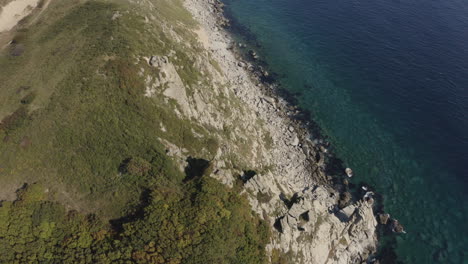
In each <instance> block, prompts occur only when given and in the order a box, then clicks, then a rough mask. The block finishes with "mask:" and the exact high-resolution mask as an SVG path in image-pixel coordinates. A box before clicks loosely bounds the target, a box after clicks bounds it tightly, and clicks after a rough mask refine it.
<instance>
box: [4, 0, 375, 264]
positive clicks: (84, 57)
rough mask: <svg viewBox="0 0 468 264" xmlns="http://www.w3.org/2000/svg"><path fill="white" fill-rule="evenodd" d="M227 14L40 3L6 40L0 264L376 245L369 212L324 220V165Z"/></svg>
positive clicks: (277, 255)
mask: <svg viewBox="0 0 468 264" xmlns="http://www.w3.org/2000/svg"><path fill="white" fill-rule="evenodd" d="M7 2H8V1H7ZM217 6H218V5H217V2H211V1H195V0H193V1H188V0H187V1H186V2H182V1H179V0H142V1H126V0H115V1H110V0H109V1H106V0H93V1H84V0H61V1H53V0H52V1H40V2H39V5H38V6H37V8H35V9H32V10H31V14H30V15H29V16H27V17H26V18H24V19H22V20H21V21H20V22H19V23H18V25H17V26H16V27H14V28H13V29H12V30H10V31H4V32H2V33H0V40H2V41H3V42H4V43H5V44H6V45H5V46H3V44H2V47H3V48H2V50H1V55H0V69H2V71H1V72H0V95H1V96H0V120H1V123H0V182H1V183H2V184H1V185H0V200H4V201H3V202H2V203H1V207H0V223H2V224H1V226H0V252H1V254H0V258H1V259H0V262H5V263H27V262H31V263H77V262H82V263H96V262H99V263H110V262H112V263H114V262H116V263H133V262H135V263H263V262H272V263H288V262H291V263H300V262H302V263H311V261H312V262H314V263H315V262H317V263H319V262H322V261H323V260H326V261H328V259H330V260H333V259H334V260H333V261H344V262H341V263H346V262H348V259H349V260H350V261H353V262H355V261H356V262H357V261H362V260H363V259H365V257H362V256H361V254H369V253H370V252H372V251H373V249H372V247H374V249H375V237H374V234H373V232H374V228H375V223H374V222H375V220H374V217H373V215H372V208H371V207H370V206H369V205H367V203H365V202H358V203H356V204H355V205H350V206H352V208H354V209H355V211H356V213H354V214H352V215H350V216H349V219H348V220H346V221H342V220H339V219H338V218H337V217H336V216H335V215H334V214H332V213H330V212H328V208H329V207H332V206H335V205H336V203H337V201H338V198H339V196H340V195H339V194H338V193H337V192H336V191H335V190H333V189H331V188H329V187H327V186H326V184H327V181H328V180H327V179H328V178H329V177H328V176H327V175H325V173H324V170H323V166H324V164H323V162H324V159H325V154H324V153H322V152H321V151H320V146H318V145H314V144H313V143H312V142H311V141H307V142H306V141H304V140H305V138H306V135H305V134H304V133H301V132H300V131H301V130H300V126H298V124H296V123H294V122H292V120H290V119H289V118H287V114H285V113H286V112H285V111H287V109H288V107H287V106H286V104H285V103H284V101H282V100H281V99H279V98H274V97H270V96H268V95H265V94H264V93H263V92H262V91H261V89H259V88H257V86H261V85H262V84H259V83H258V82H256V81H255V80H252V78H251V77H250V76H249V75H248V74H247V70H245V69H244V68H243V67H239V66H243V64H240V63H238V61H237V58H236V57H235V54H234V53H232V52H231V51H229V50H228V49H227V48H226V47H227V46H228V45H230V44H229V40H228V39H227V37H226V36H225V34H224V33H222V31H221V29H220V28H218V26H217V25H216V23H218V20H217V19H218V18H217V17H216V15H215V14H213V13H210V12H209V10H213V9H216V8H217ZM203 12H208V13H207V14H204V13H203ZM0 43H1V42H0ZM299 142H302V143H299ZM324 184H325V185H324ZM346 203H347V204H346V205H348V204H349V202H348V201H346ZM344 206H345V205H344ZM344 206H343V207H344ZM299 216H300V217H299ZM351 230H353V231H352V232H351ZM349 248H351V249H349ZM363 252H364V253H363ZM329 263H331V262H329Z"/></svg>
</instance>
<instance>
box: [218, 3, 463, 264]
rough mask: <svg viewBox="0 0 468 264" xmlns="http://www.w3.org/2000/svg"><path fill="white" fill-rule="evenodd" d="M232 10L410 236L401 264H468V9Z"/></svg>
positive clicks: (400, 247)
mask: <svg viewBox="0 0 468 264" xmlns="http://www.w3.org/2000/svg"><path fill="white" fill-rule="evenodd" d="M224 2H225V3H226V4H227V11H228V13H229V14H230V15H231V16H232V17H233V18H234V19H235V20H236V23H238V24H239V25H242V26H243V27H244V28H245V29H246V30H247V31H249V32H250V33H251V34H252V35H254V36H255V41H256V42H257V43H258V44H260V45H261V47H260V48H258V49H257V52H258V53H259V54H260V55H261V56H262V57H263V59H264V60H265V61H266V62H267V63H268V64H269V67H270V70H272V71H274V72H275V73H277V74H279V75H280V78H279V81H280V83H281V84H282V86H283V87H284V89H286V90H288V91H290V92H291V93H294V94H297V95H298V96H297V99H298V100H299V104H300V105H301V107H303V108H306V109H308V110H309V111H310V112H311V113H312V115H313V119H314V120H315V121H316V122H317V123H318V124H319V125H320V126H321V128H322V129H323V131H324V133H325V134H326V135H327V136H329V138H330V141H331V142H332V144H333V147H334V149H333V150H334V152H335V153H336V154H337V156H338V157H340V158H341V159H342V160H343V161H344V162H345V165H346V166H349V167H351V168H353V170H354V171H355V176H354V177H353V178H352V181H353V182H354V183H359V182H367V183H369V184H370V185H372V186H373V187H375V189H376V190H377V191H378V192H379V193H381V194H382V195H383V198H384V207H385V210H386V211H387V212H389V213H390V214H391V215H392V217H395V218H397V219H399V220H400V222H401V223H402V224H403V225H404V226H405V228H406V231H407V232H408V233H407V234H404V235H396V236H394V237H391V239H390V240H392V239H393V240H394V241H395V243H396V244H395V245H394V246H395V252H396V253H397V257H398V258H397V259H398V261H400V262H403V263H468V256H467V250H468V223H467V221H468V218H467V212H468V203H467V202H466V200H467V199H468V190H467V189H468V186H467V185H468V2H466V1H462V0H438V1H435V0H413V1H408V0H406V1H402V0H387V1H383V0H367V1H360V0H348V1H338V0H225V1H224Z"/></svg>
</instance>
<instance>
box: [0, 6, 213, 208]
mask: <svg viewBox="0 0 468 264" xmlns="http://www.w3.org/2000/svg"><path fill="white" fill-rule="evenodd" d="M153 2H155V3H157V9H158V11H159V12H158V14H160V16H159V17H157V21H154V23H155V24H156V25H157V26H156V29H154V28H153V27H151V30H152V31H151V33H152V34H147V33H148V32H146V31H145V28H148V27H149V25H147V24H145V22H144V21H145V19H144V17H143V16H141V15H140V13H137V12H136V11H137V9H136V8H137V7H135V6H131V5H130V6H128V4H125V3H122V4H113V3H109V2H107V1H86V2H85V3H80V2H77V1H72V0H66V1H53V2H52V3H51V4H50V6H49V8H48V9H47V10H45V11H44V17H47V19H45V18H41V19H39V21H38V23H37V24H35V25H33V26H31V27H30V28H23V29H22V30H21V32H20V33H18V35H17V36H16V37H15V41H16V42H17V43H21V44H23V45H24V46H25V51H24V53H23V54H22V55H21V56H15V57H14V56H11V55H9V54H8V53H6V52H3V53H2V55H1V57H0V68H2V69H5V71H3V72H2V73H1V74H0V92H1V93H2V95H3V96H1V97H0V120H3V122H2V125H1V129H0V130H2V132H1V134H0V135H3V138H5V136H7V137H8V140H7V141H6V142H5V140H3V139H2V140H1V141H0V142H2V143H0V161H1V165H2V168H3V170H2V172H1V173H0V179H2V180H5V181H10V182H15V181H16V182H17V184H18V185H20V184H21V183H22V182H34V181H44V182H45V183H46V184H47V185H48V186H49V187H50V188H51V189H54V190H55V191H56V192H57V193H58V196H60V195H61V193H62V191H63V190H64V189H65V190H66V192H67V193H68V194H70V195H71V197H75V198H77V197H81V198H79V199H75V198H73V199H74V200H76V201H75V203H79V204H80V208H81V209H84V210H85V211H101V212H102V214H103V215H104V216H107V217H117V216H119V215H122V214H123V213H124V212H125V211H126V210H127V208H132V206H134V205H135V204H136V203H138V202H139V200H138V198H139V193H140V192H141V191H142V189H143V187H145V186H146V185H147V184H148V181H149V179H140V180H137V179H127V178H125V177H124V178H119V176H118V175H119V171H118V169H119V166H120V165H121V164H122V162H123V161H124V160H126V159H129V158H132V157H143V158H145V159H147V160H157V161H158V162H159V163H160V164H159V166H160V167H161V171H163V172H164V173H162V174H163V175H164V177H166V178H168V179H169V180H173V181H180V180H181V179H182V178H183V177H182V176H180V173H178V172H177V169H176V166H175V165H174V162H173V161H172V160H171V158H169V157H167V156H166V155H165V146H164V145H162V144H161V143H160V139H161V138H164V139H166V140H168V141H169V142H172V143H173V144H176V145H178V146H183V147H184V148H186V149H187V150H188V151H189V154H190V153H192V154H194V156H195V155H196V156H197V157H200V158H206V159H208V160H210V159H212V158H213V157H214V154H215V153H216V151H217V149H218V146H219V143H218V139H217V138H216V137H215V136H213V135H212V133H211V131H209V130H207V129H206V128H205V127H202V126H200V125H199V124H197V123H195V122H193V121H191V120H186V119H180V118H179V117H178V116H177V115H176V114H175V113H174V112H173V111H172V110H171V109H173V107H171V105H168V104H167V103H166V102H165V101H164V100H163V99H162V98H146V97H144V96H142V95H143V94H144V89H145V84H144V82H143V78H141V76H139V74H138V72H139V70H140V69H141V68H146V69H147V68H148V67H149V66H148V65H147V64H146V62H143V61H141V62H140V63H139V64H135V61H134V58H135V57H143V56H145V55H146V56H147V55H148V54H167V53H168V52H169V50H170V49H174V50H176V52H177V57H178V60H177V62H176V63H177V64H180V65H183V66H184V70H181V71H180V75H181V78H182V79H183V80H184V82H185V83H186V84H187V85H190V84H193V83H195V82H196V81H197V79H198V78H199V75H198V73H197V70H196V69H195V68H194V66H193V65H194V63H193V59H192V58H190V56H189V55H188V54H190V52H196V50H192V51H190V50H186V48H185V45H182V44H179V43H174V42H173V40H171V39H170V38H169V37H167V36H165V33H164V32H162V30H161V28H160V27H158V26H160V25H161V24H163V23H162V21H164V23H174V24H177V25H180V26H179V27H180V28H181V29H182V28H183V29H184V31H183V32H185V33H184V34H185V35H186V36H185V37H186V38H187V39H188V40H189V41H192V42H193V43H195V41H196V40H195V38H194V35H192V33H190V31H189V30H187V28H186V27H188V28H190V27H194V26H195V25H194V21H193V20H192V19H191V18H190V17H189V15H188V13H187V11H185V9H183V8H182V6H180V5H179V4H172V2H171V3H170V2H169V1H164V0H159V1H153ZM125 10H134V11H133V12H125ZM117 11H120V13H122V14H124V15H123V16H121V17H119V18H118V19H115V20H113V19H112V17H113V15H114V14H115V13H116V12H117ZM179 27H177V28H179ZM181 32H182V31H181ZM156 37H161V38H160V40H162V42H158V41H157V40H158V39H155V38H156ZM148 43H150V44H148ZM155 43H156V44H155ZM158 43H159V44H158ZM109 58H110V59H109ZM97 73H99V74H97ZM160 123H162V124H164V126H165V127H166V129H167V132H163V131H161V128H160V125H159V124H160ZM192 131H195V132H196V133H197V134H199V135H203V137H201V138H199V137H196V136H194V134H193V133H192ZM24 137H28V138H29V139H30V141H31V144H30V145H29V146H28V147H27V148H21V147H20V142H21V140H22V139H23V138H24ZM178 175H179V176H178ZM135 181H136V182H135ZM66 197H68V196H65V195H64V198H66Z"/></svg>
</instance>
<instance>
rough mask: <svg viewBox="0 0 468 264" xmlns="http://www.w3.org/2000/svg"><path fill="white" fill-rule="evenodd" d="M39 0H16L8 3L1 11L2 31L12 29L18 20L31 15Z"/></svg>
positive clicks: (0, 24) (0, 27)
mask: <svg viewBox="0 0 468 264" xmlns="http://www.w3.org/2000/svg"><path fill="white" fill-rule="evenodd" d="M38 2H39V0H16V1H13V2H10V3H8V4H7V5H6V6H4V7H3V8H2V11H0V12H1V13H0V32H3V31H8V30H11V29H12V28H13V27H14V26H16V24H17V23H18V21H20V20H21V19H23V18H24V17H26V16H27V15H29V14H30V13H31V12H32V10H33V9H34V8H35V7H36V6H37V4H38Z"/></svg>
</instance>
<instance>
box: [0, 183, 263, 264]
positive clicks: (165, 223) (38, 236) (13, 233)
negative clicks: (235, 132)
mask: <svg viewBox="0 0 468 264" xmlns="http://www.w3.org/2000/svg"><path fill="white" fill-rule="evenodd" d="M45 196H46V193H45V192H44V189H43V188H42V187H41V186H40V185H31V186H28V187H25V188H23V189H22V190H21V191H19V192H18V200H17V201H15V202H3V204H2V206H1V207H0V253H1V254H0V262H1V263H264V262H265V252H264V251H265V249H264V247H265V245H266V243H267V241H268V237H269V234H268V227H267V226H266V225H265V224H264V223H263V222H261V221H259V220H258V219H257V218H255V217H253V216H252V215H251V213H250V211H249V210H246V208H248V203H247V201H246V199H245V198H243V197H240V196H239V195H237V194H235V193H234V192H232V190H229V189H227V188H226V187H225V186H224V185H222V184H221V183H219V182H217V181H216V180H214V179H212V178H210V177H201V178H198V179H195V180H193V181H191V182H190V183H188V184H187V185H186V186H183V187H181V188H177V187H170V186H165V187H162V186H161V187H160V188H158V189H157V190H151V191H150V195H149V197H148V201H147V202H146V204H145V205H144V208H143V209H142V211H141V212H137V213H136V214H135V215H132V216H129V217H127V218H124V219H123V220H122V221H121V222H119V223H118V224H116V225H117V226H114V227H111V226H106V225H104V224H103V223H102V222H101V221H99V219H98V218H96V217H95V216H93V215H87V216H84V215H80V214H78V213H76V212H73V211H72V212H66V211H65V210H64V208H63V206H61V205H60V204H58V203H54V202H50V201H47V200H46V197H45Z"/></svg>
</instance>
